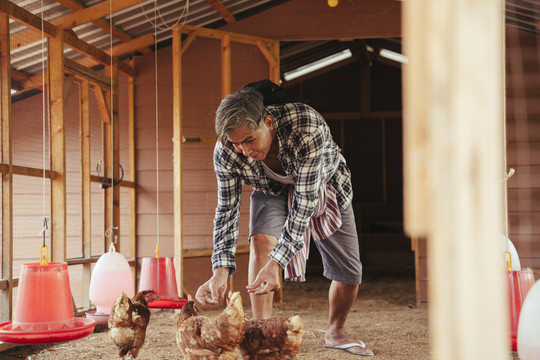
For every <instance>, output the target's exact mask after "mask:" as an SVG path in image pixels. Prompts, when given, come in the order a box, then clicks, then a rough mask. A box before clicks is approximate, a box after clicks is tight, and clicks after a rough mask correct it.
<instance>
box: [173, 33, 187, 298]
mask: <svg viewBox="0 0 540 360" xmlns="http://www.w3.org/2000/svg"><path fill="white" fill-rule="evenodd" d="M172 34H173V38H172V68H173V69H172V70H173V109H174V110H173V178H174V179H173V180H174V182H173V184H174V258H175V260H176V269H175V270H176V284H177V287H178V294H180V296H185V295H186V294H183V289H184V281H183V276H184V270H185V269H184V252H183V251H184V249H183V241H182V33H181V27H180V26H178V25H176V26H174V27H173V29H172ZM182 294H183V295H182Z"/></svg>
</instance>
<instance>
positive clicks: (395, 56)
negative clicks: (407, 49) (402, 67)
mask: <svg viewBox="0 0 540 360" xmlns="http://www.w3.org/2000/svg"><path fill="white" fill-rule="evenodd" d="M379 55H380V56H382V57H384V58H387V59H390V60H394V61H397V62H400V63H402V64H408V63H409V59H408V58H407V57H406V56H405V55H403V54H400V53H397V52H395V51H391V50H388V49H381V50H380V51H379Z"/></svg>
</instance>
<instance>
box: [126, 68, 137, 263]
mask: <svg viewBox="0 0 540 360" xmlns="http://www.w3.org/2000/svg"><path fill="white" fill-rule="evenodd" d="M130 65H131V66H132V67H133V66H134V61H133V60H131V62H130ZM127 91H128V141H129V145H128V151H129V179H128V180H129V181H131V182H132V183H133V184H135V166H136V164H135V79H134V78H133V77H131V76H130V77H128V89H127ZM135 189H136V186H134V187H132V188H130V189H129V199H130V205H129V213H130V217H129V227H130V228H129V234H130V239H129V242H130V244H131V246H130V247H131V256H130V258H131V259H137V211H136V209H137V206H136V205H137V192H136V191H135ZM136 266H137V261H135V268H134V269H133V274H137V267H136Z"/></svg>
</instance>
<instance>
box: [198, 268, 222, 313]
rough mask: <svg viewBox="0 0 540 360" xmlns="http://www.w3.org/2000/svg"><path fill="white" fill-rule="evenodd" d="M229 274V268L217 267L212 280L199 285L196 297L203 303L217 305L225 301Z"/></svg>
mask: <svg viewBox="0 0 540 360" xmlns="http://www.w3.org/2000/svg"><path fill="white" fill-rule="evenodd" d="M228 275H229V268H220V269H216V270H215V271H214V275H212V277H211V278H210V280H208V281H207V282H205V283H204V284H202V285H201V286H200V287H199V289H198V290H197V293H195V299H196V300H197V301H198V302H199V303H200V304H202V305H217V304H219V303H221V302H223V300H225V295H226V293H227V277H228Z"/></svg>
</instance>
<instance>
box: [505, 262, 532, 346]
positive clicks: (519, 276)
mask: <svg viewBox="0 0 540 360" xmlns="http://www.w3.org/2000/svg"><path fill="white" fill-rule="evenodd" d="M506 273H507V275H508V291H509V296H510V298H509V303H510V341H511V345H512V350H513V351H516V350H517V332H518V323H519V315H520V312H521V307H522V305H523V301H525V297H526V296H527V293H528V292H529V290H530V289H531V287H532V286H533V285H534V274H533V272H532V270H531V269H526V270H512V271H507V272H506Z"/></svg>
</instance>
